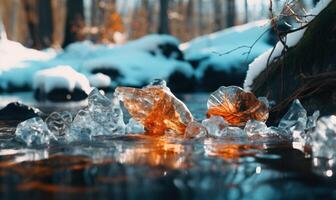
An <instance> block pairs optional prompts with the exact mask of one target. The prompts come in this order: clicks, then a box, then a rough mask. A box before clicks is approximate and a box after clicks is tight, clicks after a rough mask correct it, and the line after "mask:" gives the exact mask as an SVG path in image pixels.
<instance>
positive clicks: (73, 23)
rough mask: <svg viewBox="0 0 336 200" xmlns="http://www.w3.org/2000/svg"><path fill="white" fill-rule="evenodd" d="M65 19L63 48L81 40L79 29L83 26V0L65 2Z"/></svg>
mask: <svg viewBox="0 0 336 200" xmlns="http://www.w3.org/2000/svg"><path fill="white" fill-rule="evenodd" d="M66 7H67V17H66V24H65V39H64V42H63V47H65V46H67V45H69V44H70V43H72V42H75V41H78V40H80V39H82V38H81V37H82V35H81V29H82V28H83V26H84V24H83V23H84V4H83V0H76V1H69V0H68V1H67V6H66Z"/></svg>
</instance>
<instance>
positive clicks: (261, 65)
mask: <svg viewBox="0 0 336 200" xmlns="http://www.w3.org/2000/svg"><path fill="white" fill-rule="evenodd" d="M330 2H331V0H321V1H320V2H319V3H318V4H317V5H316V6H315V8H313V9H312V10H311V11H310V12H309V13H308V14H307V15H308V17H307V18H306V20H307V23H309V22H311V21H312V20H313V19H314V18H315V16H316V15H318V14H319V13H320V12H321V11H322V10H323V9H324V8H326V7H327V6H328V4H329V3H330ZM306 30H307V28H304V29H301V30H299V31H296V32H293V33H289V34H288V35H287V41H286V45H287V46H288V47H289V48H290V47H294V46H295V45H296V44H297V43H298V42H299V41H300V39H301V38H302V37H303V35H304V33H305V31H306ZM284 48H285V47H284V45H283V44H282V43H281V42H278V43H277V44H276V46H275V48H274V52H273V53H272V49H268V50H267V51H266V52H264V53H263V54H261V55H260V56H259V57H257V58H256V59H255V60H254V61H253V62H252V63H251V64H250V65H249V69H248V71H247V74H246V78H245V81H244V89H245V90H246V91H251V86H252V84H253V81H254V79H255V78H256V77H257V76H258V75H259V74H260V73H261V72H262V71H264V69H265V68H266V66H267V60H268V58H269V57H270V56H271V57H270V59H269V60H270V62H272V61H273V60H274V59H276V58H278V57H279V56H281V53H282V51H283V50H284ZM271 53H272V55H271Z"/></svg>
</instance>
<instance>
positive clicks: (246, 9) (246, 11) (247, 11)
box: [244, 0, 249, 23]
mask: <svg viewBox="0 0 336 200" xmlns="http://www.w3.org/2000/svg"><path fill="white" fill-rule="evenodd" d="M247 1H248V0H244V10H245V20H244V22H245V23H247V22H248V20H249V19H248V18H249V9H248V2H247Z"/></svg>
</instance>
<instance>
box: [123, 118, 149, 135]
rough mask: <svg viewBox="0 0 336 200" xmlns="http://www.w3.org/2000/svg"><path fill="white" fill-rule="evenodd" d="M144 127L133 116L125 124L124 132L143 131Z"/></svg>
mask: <svg viewBox="0 0 336 200" xmlns="http://www.w3.org/2000/svg"><path fill="white" fill-rule="evenodd" d="M144 132H145V127H144V126H143V125H142V124H141V123H140V122H138V121H136V120H135V119H133V118H130V119H129V121H128V123H127V125H126V133H144Z"/></svg>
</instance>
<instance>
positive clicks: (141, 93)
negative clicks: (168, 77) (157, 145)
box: [115, 80, 193, 135]
mask: <svg viewBox="0 0 336 200" xmlns="http://www.w3.org/2000/svg"><path fill="white" fill-rule="evenodd" d="M115 95H116V96H117V97H118V98H119V99H120V100H121V101H123V103H124V106H125V107H126V109H127V110H128V112H129V113H130V115H131V116H132V117H133V118H134V119H135V120H137V121H139V122H141V123H142V124H143V125H144V127H145V131H146V133H148V134H153V135H163V134H165V133H175V134H184V131H185V129H186V127H187V125H188V123H189V122H191V121H193V116H192V114H191V113H190V111H189V110H188V108H187V107H186V105H185V104H184V103H183V102H182V101H180V100H179V99H177V98H176V97H175V96H174V95H173V94H172V93H171V92H170V89H169V88H168V87H167V86H166V84H165V81H161V80H160V81H158V80H155V81H154V82H152V83H151V84H150V85H148V86H146V87H144V88H142V89H138V88H130V87H118V88H117V89H116V92H115Z"/></svg>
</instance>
